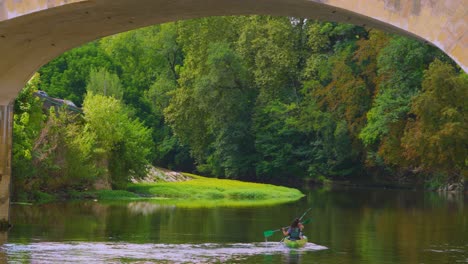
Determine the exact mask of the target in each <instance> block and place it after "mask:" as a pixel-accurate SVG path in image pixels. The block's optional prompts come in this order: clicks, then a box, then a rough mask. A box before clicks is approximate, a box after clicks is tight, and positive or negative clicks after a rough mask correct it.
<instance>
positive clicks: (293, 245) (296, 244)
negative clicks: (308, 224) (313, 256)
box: [283, 236, 307, 248]
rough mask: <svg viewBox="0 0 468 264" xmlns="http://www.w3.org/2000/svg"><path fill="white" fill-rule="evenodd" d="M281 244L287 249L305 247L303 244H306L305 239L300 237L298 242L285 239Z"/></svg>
mask: <svg viewBox="0 0 468 264" xmlns="http://www.w3.org/2000/svg"><path fill="white" fill-rule="evenodd" d="M283 243H284V245H285V246H287V247H288V248H301V247H303V246H305V244H307V237H306V236H302V239H300V240H289V239H288V238H285V239H284V240H283Z"/></svg>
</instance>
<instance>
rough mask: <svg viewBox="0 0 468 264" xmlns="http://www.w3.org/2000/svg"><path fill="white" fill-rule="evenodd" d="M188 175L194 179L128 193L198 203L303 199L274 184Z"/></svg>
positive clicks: (142, 186) (145, 186)
mask: <svg viewBox="0 0 468 264" xmlns="http://www.w3.org/2000/svg"><path fill="white" fill-rule="evenodd" d="M185 175H187V176H190V177H192V178H193V179H192V180H189V181H184V182H165V183H139V184H130V185H129V186H128V187H127V190H128V191H131V192H134V193H138V194H141V195H144V196H157V197H166V198H179V199H180V198H183V199H197V200H220V199H223V200H226V199H227V200H234V201H240V200H249V201H255V200H271V199H273V200H277V199H288V200H294V199H295V200H297V199H299V198H301V197H302V196H304V195H303V194H302V193H301V192H300V191H299V190H296V189H292V188H287V187H282V186H275V185H271V184H261V183H251V182H242V181H236V180H225V179H215V178H206V177H201V176H197V175H193V174H185Z"/></svg>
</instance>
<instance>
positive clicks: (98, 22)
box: [0, 0, 468, 221]
mask: <svg viewBox="0 0 468 264" xmlns="http://www.w3.org/2000/svg"><path fill="white" fill-rule="evenodd" d="M467 7H468V0H446V1H429V0H411V1H400V0H0V54H1V59H0V112H1V115H0V125H1V126H0V141H1V142H0V174H1V182H0V203H3V207H4V208H3V209H2V208H0V220H1V219H3V220H5V219H6V221H8V209H5V208H7V207H5V206H8V204H6V203H9V199H8V197H9V190H8V189H9V188H8V187H7V186H9V177H10V174H11V173H10V167H9V166H10V164H9V163H10V159H9V157H8V155H9V154H8V153H10V148H11V137H10V136H8V135H9V134H11V126H10V125H11V106H9V105H10V103H11V102H12V101H13V100H14V98H15V97H16V96H17V94H18V93H19V91H20V90H21V89H22V87H23V86H24V84H25V83H26V82H27V80H28V79H29V78H30V76H31V75H32V74H33V73H34V72H35V71H36V70H37V69H38V68H39V67H41V66H42V65H44V64H45V63H47V62H48V61H50V60H52V59H53V58H55V57H56V56H58V55H60V54H62V53H63V52H65V51H66V50H69V49H71V48H73V47H76V46H79V45H81V44H84V43H87V42H89V41H92V40H95V39H98V38H101V37H104V36H108V35H112V34H116V33H119V32H123V31H128V30H131V29H135V28H139V27H144V26H148V25H153V24H159V23H164V22H169V21H177V20H184V19H190V18H197V17H206V16H221V15H251V14H264V15H277V16H293V17H302V18H311V19H319V20H325V21H336V22H344V23H352V24H356V25H361V26H366V27H371V28H378V29H381V30H384V31H387V32H392V33H397V34H402V35H406V36H411V37H414V38H417V39H420V40H422V41H427V42H429V43H432V44H433V45H435V46H437V47H439V48H440V49H442V50H443V51H445V53H447V54H448V55H449V56H451V57H452V58H453V59H454V60H455V61H457V63H458V64H459V65H460V66H461V67H462V68H463V69H464V70H465V71H467V69H468V68H467V67H468V55H467V54H466V47H467V45H468V36H466V34H465V31H466V24H467V23H466V22H467V20H468V15H467ZM2 201H3V202H2ZM5 210H6V211H5Z"/></svg>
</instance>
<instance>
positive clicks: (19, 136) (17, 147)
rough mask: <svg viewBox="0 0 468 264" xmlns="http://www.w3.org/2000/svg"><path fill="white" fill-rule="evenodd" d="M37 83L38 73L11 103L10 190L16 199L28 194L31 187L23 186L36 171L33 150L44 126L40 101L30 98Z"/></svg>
mask: <svg viewBox="0 0 468 264" xmlns="http://www.w3.org/2000/svg"><path fill="white" fill-rule="evenodd" d="M39 82H40V77H39V74H35V75H34V76H33V78H31V80H29V82H28V83H27V84H26V86H25V87H24V89H23V90H21V92H20V94H19V95H18V97H17V98H16V100H15V106H14V116H13V138H14V140H13V148H12V173H13V175H14V177H13V186H14V188H13V191H14V195H15V196H16V197H18V196H21V195H22V194H24V193H25V192H27V191H31V188H32V186H30V185H29V186H28V185H27V183H28V182H30V179H31V178H32V177H34V175H35V173H36V168H35V167H34V166H33V162H32V161H33V158H34V152H33V148H34V144H35V141H36V139H37V138H38V137H39V134H40V132H41V128H42V126H43V123H44V115H43V113H42V107H41V102H40V99H39V98H38V97H36V96H34V93H35V92H37V89H38V85H39Z"/></svg>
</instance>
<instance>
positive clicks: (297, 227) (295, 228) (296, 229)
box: [281, 218, 304, 240]
mask: <svg viewBox="0 0 468 264" xmlns="http://www.w3.org/2000/svg"><path fill="white" fill-rule="evenodd" d="M303 229H304V225H303V224H302V223H301V221H300V220H299V218H296V219H294V221H293V222H292V223H291V226H290V227H289V228H288V229H287V230H286V228H284V227H283V228H282V229H281V230H282V231H283V235H285V236H289V240H300V239H302V230H303Z"/></svg>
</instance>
